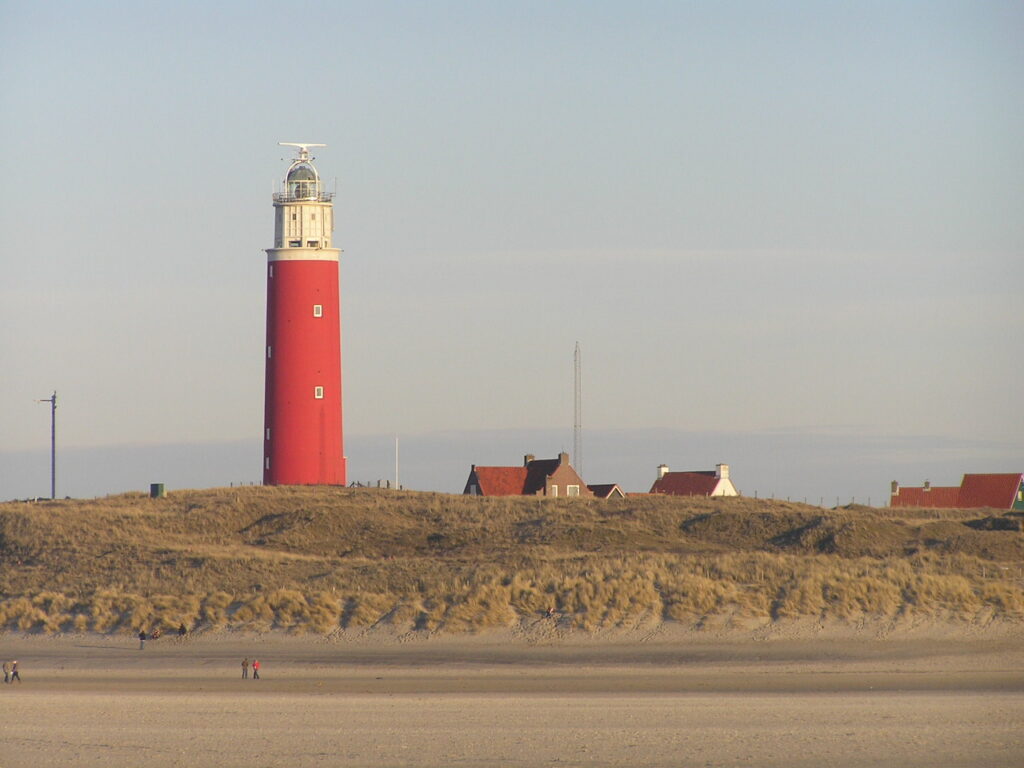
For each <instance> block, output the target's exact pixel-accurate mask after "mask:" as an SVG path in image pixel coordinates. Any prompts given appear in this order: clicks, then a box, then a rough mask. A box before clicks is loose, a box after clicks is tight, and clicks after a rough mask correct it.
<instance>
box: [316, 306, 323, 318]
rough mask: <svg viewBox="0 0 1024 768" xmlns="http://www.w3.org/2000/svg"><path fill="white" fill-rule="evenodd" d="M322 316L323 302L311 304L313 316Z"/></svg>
mask: <svg viewBox="0 0 1024 768" xmlns="http://www.w3.org/2000/svg"><path fill="white" fill-rule="evenodd" d="M323 316H324V305H323V304H314V305H313V317H323Z"/></svg>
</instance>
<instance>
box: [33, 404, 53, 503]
mask: <svg viewBox="0 0 1024 768" xmlns="http://www.w3.org/2000/svg"><path fill="white" fill-rule="evenodd" d="M36 402H37V403H49V404H50V498H51V499H56V498H57V390H54V391H53V395H52V396H50V397H47V398H44V399H42V400H37V401H36Z"/></svg>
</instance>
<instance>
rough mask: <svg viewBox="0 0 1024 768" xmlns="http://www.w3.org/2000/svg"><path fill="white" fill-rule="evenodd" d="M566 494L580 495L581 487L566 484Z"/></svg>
mask: <svg viewBox="0 0 1024 768" xmlns="http://www.w3.org/2000/svg"><path fill="white" fill-rule="evenodd" d="M565 495H566V496H579V495H580V487H579V486H578V485H567V486H565Z"/></svg>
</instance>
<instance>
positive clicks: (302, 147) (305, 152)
mask: <svg viewBox="0 0 1024 768" xmlns="http://www.w3.org/2000/svg"><path fill="white" fill-rule="evenodd" d="M277 145H278V146H279V147H298V148H299V162H303V163H304V162H307V161H308V160H309V148H310V147H326V146H327V145H326V144H308V143H297V142H294V141H279V142H277Z"/></svg>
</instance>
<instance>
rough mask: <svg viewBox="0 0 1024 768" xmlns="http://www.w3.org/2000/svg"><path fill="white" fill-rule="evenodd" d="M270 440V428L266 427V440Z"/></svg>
mask: <svg viewBox="0 0 1024 768" xmlns="http://www.w3.org/2000/svg"><path fill="white" fill-rule="evenodd" d="M269 439H270V427H267V440H269Z"/></svg>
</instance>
